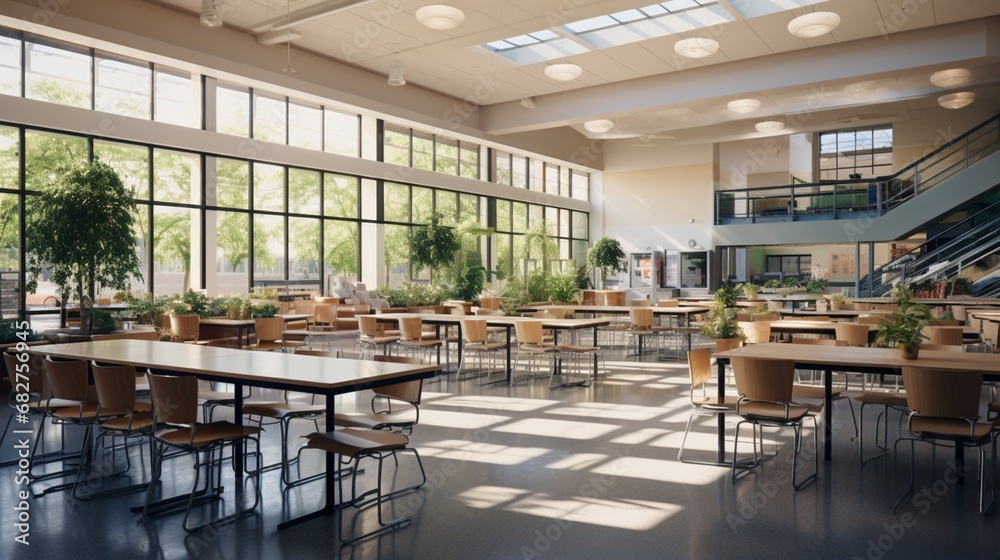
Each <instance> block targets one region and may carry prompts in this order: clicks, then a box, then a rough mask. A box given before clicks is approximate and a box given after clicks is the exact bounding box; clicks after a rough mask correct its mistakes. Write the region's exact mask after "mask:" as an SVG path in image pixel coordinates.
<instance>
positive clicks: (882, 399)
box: [854, 391, 906, 408]
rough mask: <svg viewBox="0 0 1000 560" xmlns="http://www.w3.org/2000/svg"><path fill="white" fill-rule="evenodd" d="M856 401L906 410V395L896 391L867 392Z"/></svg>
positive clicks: (856, 398) (855, 398) (856, 397)
mask: <svg viewBox="0 0 1000 560" xmlns="http://www.w3.org/2000/svg"><path fill="white" fill-rule="evenodd" d="M854 400H856V401H858V402H859V403H864V404H876V405H878V404H881V405H885V406H898V407H902V408H906V394H905V393H897V392H895V391H865V392H863V393H861V394H860V395H857V396H855V397H854Z"/></svg>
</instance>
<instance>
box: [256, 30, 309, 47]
mask: <svg viewBox="0 0 1000 560" xmlns="http://www.w3.org/2000/svg"><path fill="white" fill-rule="evenodd" d="M301 38H302V32H301V31H299V30H298V29H292V28H291V27H289V28H287V29H282V30H281V31H264V32H262V33H258V34H257V42H258V43H260V44H261V45H268V46H271V45H277V44H278V43H289V42H291V41H295V40H296V39H301Z"/></svg>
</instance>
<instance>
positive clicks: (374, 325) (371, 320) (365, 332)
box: [358, 315, 378, 338]
mask: <svg viewBox="0 0 1000 560" xmlns="http://www.w3.org/2000/svg"><path fill="white" fill-rule="evenodd" d="M358 329H359V330H360V331H361V336H366V337H368V338H372V337H374V336H375V335H376V331H377V330H378V319H377V318H376V317H375V316H374V315H359V316H358Z"/></svg>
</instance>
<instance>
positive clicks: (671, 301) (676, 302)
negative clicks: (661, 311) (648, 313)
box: [656, 299, 681, 307]
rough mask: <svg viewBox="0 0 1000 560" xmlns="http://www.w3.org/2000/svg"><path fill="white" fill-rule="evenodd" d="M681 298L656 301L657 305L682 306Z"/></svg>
mask: <svg viewBox="0 0 1000 560" xmlns="http://www.w3.org/2000/svg"><path fill="white" fill-rule="evenodd" d="M680 305H681V301H680V300H679V299H661V300H659V301H657V302H656V307H680Z"/></svg>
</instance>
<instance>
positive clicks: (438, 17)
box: [417, 4, 465, 30]
mask: <svg viewBox="0 0 1000 560" xmlns="http://www.w3.org/2000/svg"><path fill="white" fill-rule="evenodd" d="M464 20H465V12H463V11H462V10H459V9H458V8H454V7H452V6H446V5H444V4H431V5H429V6H424V7H422V8H418V9H417V21H419V22H420V23H422V24H424V25H425V26H426V27H429V28H431V29H437V30H443V29H454V28H456V27H458V24H460V23H462V21H464Z"/></svg>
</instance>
